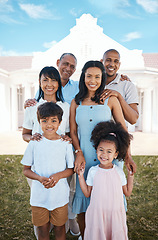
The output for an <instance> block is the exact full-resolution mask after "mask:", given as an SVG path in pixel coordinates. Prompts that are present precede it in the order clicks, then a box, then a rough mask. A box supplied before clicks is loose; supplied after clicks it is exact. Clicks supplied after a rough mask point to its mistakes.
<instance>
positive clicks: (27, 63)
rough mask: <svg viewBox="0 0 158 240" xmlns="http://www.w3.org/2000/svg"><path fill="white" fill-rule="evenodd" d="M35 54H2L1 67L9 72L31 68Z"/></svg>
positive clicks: (0, 58) (0, 57)
mask: <svg viewBox="0 0 158 240" xmlns="http://www.w3.org/2000/svg"><path fill="white" fill-rule="evenodd" d="M32 58H33V56H0V68H1V69H3V70H6V71H8V72H12V71H16V70H19V69H30V68H31V66H32Z"/></svg>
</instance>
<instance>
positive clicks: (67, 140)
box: [61, 134, 72, 143]
mask: <svg viewBox="0 0 158 240" xmlns="http://www.w3.org/2000/svg"><path fill="white" fill-rule="evenodd" d="M61 139H62V140H63V141H65V142H69V143H72V139H71V138H70V137H69V136H68V135H63V134H62V135H61Z"/></svg>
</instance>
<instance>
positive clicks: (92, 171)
mask: <svg viewBox="0 0 158 240" xmlns="http://www.w3.org/2000/svg"><path fill="white" fill-rule="evenodd" d="M113 167H114V168H115V169H116V171H117V173H118V174H119V176H120V179H121V183H122V186H124V185H126V184H127V180H126V176H125V173H124V172H123V170H122V168H120V167H118V166H117V165H115V164H114V165H113ZM98 168H99V165H96V166H93V167H91V168H90V169H89V171H88V175H87V180H86V183H87V185H88V186H93V180H94V176H95V174H96V172H97V170H98ZM102 169H103V168H102ZM111 169H112V168H111ZM111 169H103V170H105V171H110V170H111Z"/></svg>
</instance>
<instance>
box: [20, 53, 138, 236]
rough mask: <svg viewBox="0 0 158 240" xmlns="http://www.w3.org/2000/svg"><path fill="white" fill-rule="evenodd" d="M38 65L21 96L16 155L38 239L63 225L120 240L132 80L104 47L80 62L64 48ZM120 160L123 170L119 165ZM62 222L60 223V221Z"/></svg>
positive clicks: (128, 188)
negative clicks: (33, 82)
mask: <svg viewBox="0 0 158 240" xmlns="http://www.w3.org/2000/svg"><path fill="white" fill-rule="evenodd" d="M56 64H57V68H58V70H57V69H56V68H55V67H53V66H47V67H44V68H43V69H42V70H41V71H40V73H39V89H38V92H37V93H36V96H35V98H34V99H28V100H27V101H26V102H25V104H24V105H25V106H24V107H25V115H24V122H23V132H22V137H23V140H24V141H26V142H28V143H29V144H28V147H27V149H26V151H25V153H24V156H23V159H22V160H21V163H22V164H23V165H24V167H23V173H24V175H25V176H26V177H27V180H28V183H29V185H30V189H31V196H30V205H31V208H32V222H33V225H34V232H35V235H36V238H37V239H38V240H49V239H50V230H51V229H52V228H53V230H54V234H55V239H56V240H65V239H66V232H67V231H68V230H69V229H70V233H71V234H72V235H74V236H79V238H78V239H82V240H127V239H128V230H127V223H126V211H127V202H126V198H125V196H130V195H131V193H132V189H133V180H134V173H135V172H136V164H135V163H134V161H133V160H132V156H131V153H130V141H131V139H132V136H131V134H129V133H128V131H127V122H129V123H130V124H135V123H136V121H137V119H138V116H139V113H138V95H137V90H136V87H135V85H134V84H133V83H132V82H131V81H130V79H129V78H128V77H127V76H125V75H120V74H119V73H118V70H119V67H120V54H119V52H118V51H117V50H115V49H109V50H107V51H106V52H105V53H104V54H103V58H102V59H101V60H100V61H93V60H91V61H88V62H86V63H85V64H84V66H83V68H82V72H81V75H80V79H79V82H77V81H73V80H72V79H70V78H71V76H72V75H73V73H74V72H75V70H76V66H77V59H76V57H75V56H74V55H73V54H72V53H64V54H62V56H61V57H60V59H58V60H57V62H56ZM124 163H125V165H126V168H127V177H126V175H125V173H124V171H123V166H124ZM65 226H66V227H65Z"/></svg>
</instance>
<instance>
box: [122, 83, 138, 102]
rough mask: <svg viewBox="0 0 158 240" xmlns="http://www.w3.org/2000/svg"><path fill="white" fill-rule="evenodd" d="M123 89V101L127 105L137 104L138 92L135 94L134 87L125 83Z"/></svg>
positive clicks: (135, 89)
mask: <svg viewBox="0 0 158 240" xmlns="http://www.w3.org/2000/svg"><path fill="white" fill-rule="evenodd" d="M125 88H126V89H125V101H126V102H127V103H128V104H132V103H136V104H139V101H138V92H137V88H136V86H135V85H134V84H133V83H132V82H130V81H127V83H126V87H125Z"/></svg>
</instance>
